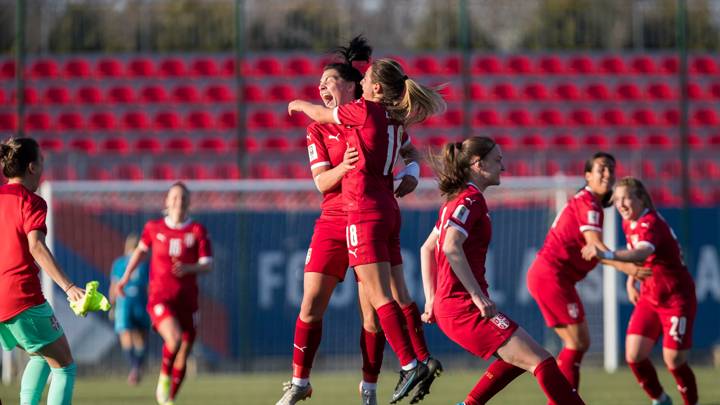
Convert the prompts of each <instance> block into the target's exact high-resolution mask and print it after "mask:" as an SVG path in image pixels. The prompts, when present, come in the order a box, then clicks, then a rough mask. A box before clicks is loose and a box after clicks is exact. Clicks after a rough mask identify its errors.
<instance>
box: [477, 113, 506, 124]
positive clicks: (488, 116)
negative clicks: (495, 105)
mask: <svg viewBox="0 0 720 405" xmlns="http://www.w3.org/2000/svg"><path fill="white" fill-rule="evenodd" d="M501 123H502V120H501V118H500V115H499V114H498V112H497V111H495V110H479V111H478V112H477V113H475V124H476V125H483V126H496V125H500V124H501Z"/></svg>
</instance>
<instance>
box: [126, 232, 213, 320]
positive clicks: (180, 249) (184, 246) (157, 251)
mask: <svg viewBox="0 0 720 405" xmlns="http://www.w3.org/2000/svg"><path fill="white" fill-rule="evenodd" d="M140 246H141V248H145V249H150V250H152V257H151V260H150V280H149V283H148V304H149V305H152V304H155V303H160V302H164V303H169V304H171V305H177V306H178V307H180V308H184V309H187V310H190V311H195V310H197V308H198V304H197V302H198V285H197V275H196V274H188V275H186V276H183V277H177V276H175V275H174V274H173V273H172V264H173V262H175V261H180V262H182V263H188V264H195V263H206V262H209V261H211V260H212V250H211V247H210V239H209V238H208V234H207V231H206V230H205V227H204V226H202V225H201V224H199V223H197V222H195V221H193V220H190V219H189V220H187V221H185V222H184V223H182V224H179V225H172V224H171V223H170V220H169V219H167V218H162V219H156V220H153V221H149V222H148V223H147V224H145V228H144V229H143V232H142V236H141V237H140Z"/></svg>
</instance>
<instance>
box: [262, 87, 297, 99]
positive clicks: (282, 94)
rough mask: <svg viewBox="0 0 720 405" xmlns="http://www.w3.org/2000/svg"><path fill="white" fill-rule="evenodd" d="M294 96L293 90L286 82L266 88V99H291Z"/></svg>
mask: <svg viewBox="0 0 720 405" xmlns="http://www.w3.org/2000/svg"><path fill="white" fill-rule="evenodd" d="M294 98H295V91H294V90H293V88H292V86H290V85H288V84H276V85H274V86H271V87H270V89H269V90H268V99H269V100H270V101H274V102H278V101H291V100H293V99H294Z"/></svg>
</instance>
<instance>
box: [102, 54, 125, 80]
mask: <svg viewBox="0 0 720 405" xmlns="http://www.w3.org/2000/svg"><path fill="white" fill-rule="evenodd" d="M95 72H96V74H97V76H98V77H100V78H117V77H122V76H123V75H124V74H125V71H124V69H123V65H122V62H120V60H119V59H115V58H104V59H100V60H98V61H97V63H96V64H95Z"/></svg>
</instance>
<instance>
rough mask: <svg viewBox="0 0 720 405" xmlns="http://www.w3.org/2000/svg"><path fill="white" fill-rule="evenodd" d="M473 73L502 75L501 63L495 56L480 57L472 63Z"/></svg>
mask: <svg viewBox="0 0 720 405" xmlns="http://www.w3.org/2000/svg"><path fill="white" fill-rule="evenodd" d="M472 70H473V73H482V74H500V73H503V67H502V62H501V61H500V58H498V57H497V56H482V57H479V58H477V59H476V60H475V62H474V63H473V69H472Z"/></svg>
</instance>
